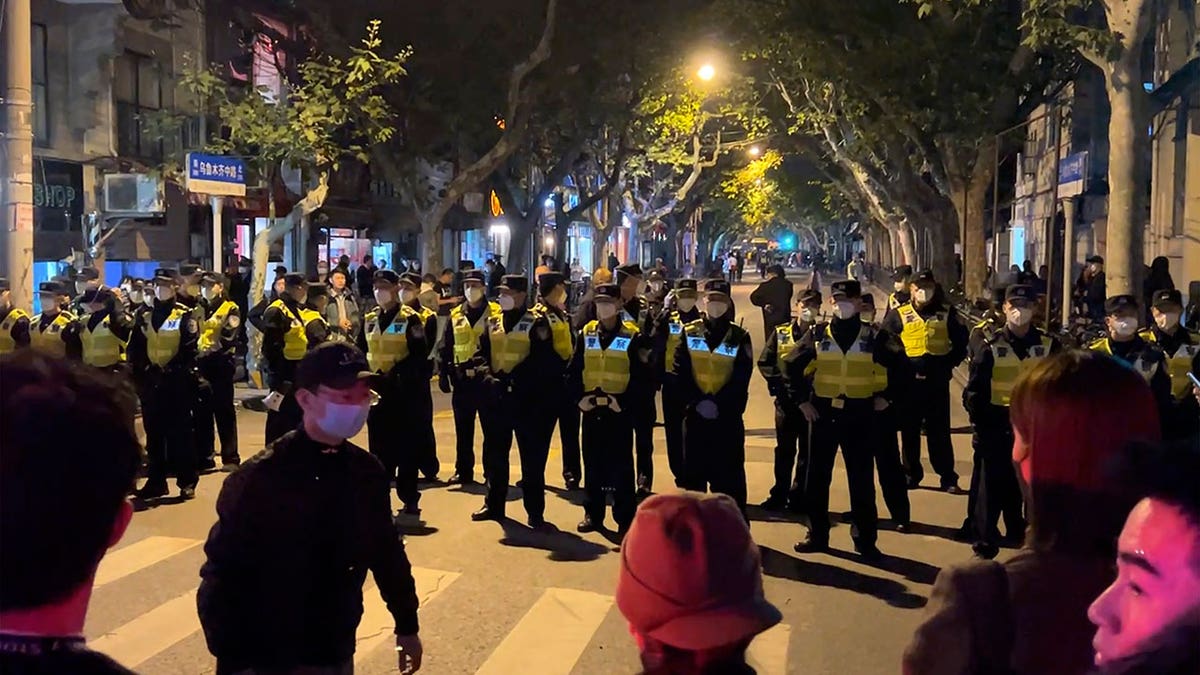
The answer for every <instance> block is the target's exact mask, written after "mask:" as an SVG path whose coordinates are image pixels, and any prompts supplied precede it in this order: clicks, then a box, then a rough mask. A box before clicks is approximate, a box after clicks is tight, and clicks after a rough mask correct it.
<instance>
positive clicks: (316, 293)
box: [308, 281, 329, 302]
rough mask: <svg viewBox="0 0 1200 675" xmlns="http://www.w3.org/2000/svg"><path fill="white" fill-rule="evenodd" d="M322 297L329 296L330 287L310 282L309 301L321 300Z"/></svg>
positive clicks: (322, 283)
mask: <svg viewBox="0 0 1200 675" xmlns="http://www.w3.org/2000/svg"><path fill="white" fill-rule="evenodd" d="M322 295H329V287H328V286H326V285H325V283H324V282H322V281H310V282H308V299H309V301H310V302H311V301H312V299H313V298H319V297H321V296H322Z"/></svg>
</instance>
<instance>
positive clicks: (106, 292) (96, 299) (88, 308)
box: [79, 288, 116, 314]
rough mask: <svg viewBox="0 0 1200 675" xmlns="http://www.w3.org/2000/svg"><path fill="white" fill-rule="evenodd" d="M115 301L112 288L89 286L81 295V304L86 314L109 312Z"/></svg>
mask: <svg viewBox="0 0 1200 675" xmlns="http://www.w3.org/2000/svg"><path fill="white" fill-rule="evenodd" d="M115 302H116V298H115V297H114V296H113V291H112V289H111V288H89V289H88V290H86V291H84V292H83V295H81V296H79V305H80V307H82V308H83V312H84V313H85V314H95V313H97V312H107V311H108V308H109V307H112V306H113V304H114V303H115Z"/></svg>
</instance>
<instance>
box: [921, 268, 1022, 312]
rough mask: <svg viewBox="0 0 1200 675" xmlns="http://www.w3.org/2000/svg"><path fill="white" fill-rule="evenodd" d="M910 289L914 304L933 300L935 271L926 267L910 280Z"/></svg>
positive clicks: (935, 288) (935, 286) (922, 305)
mask: <svg viewBox="0 0 1200 675" xmlns="http://www.w3.org/2000/svg"><path fill="white" fill-rule="evenodd" d="M1013 267H1016V265H1014V266H1013ZM908 290H909V292H910V293H912V300H913V304H915V305H916V306H918V307H924V306H925V305H928V304H929V303H931V302H933V298H934V295H935V294H936V293H937V281H936V280H935V279H934V278H933V271H932V270H927V269H926V270H921V271H920V272H917V273H916V274H915V275H913V277H912V278H911V279H910V280H909V283H908Z"/></svg>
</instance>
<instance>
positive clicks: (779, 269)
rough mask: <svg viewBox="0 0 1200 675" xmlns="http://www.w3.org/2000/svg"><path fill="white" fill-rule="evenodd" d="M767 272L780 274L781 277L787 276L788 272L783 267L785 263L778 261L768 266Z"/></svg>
mask: <svg viewBox="0 0 1200 675" xmlns="http://www.w3.org/2000/svg"><path fill="white" fill-rule="evenodd" d="M767 274H778V275H779V276H781V277H784V276H787V272H786V271H785V270H784V269H783V265H780V264H778V263H776V264H774V265H768V266H767Z"/></svg>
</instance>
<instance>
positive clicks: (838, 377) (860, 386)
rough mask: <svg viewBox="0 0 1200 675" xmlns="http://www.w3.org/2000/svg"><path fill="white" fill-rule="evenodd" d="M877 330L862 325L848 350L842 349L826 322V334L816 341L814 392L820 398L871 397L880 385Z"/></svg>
mask: <svg viewBox="0 0 1200 675" xmlns="http://www.w3.org/2000/svg"><path fill="white" fill-rule="evenodd" d="M873 336H874V331H872V330H871V329H870V328H869V327H867V326H863V327H862V328H860V329H859V331H858V337H856V338H854V344H852V345H850V349H849V351H845V352H843V351H842V348H841V347H839V346H838V344H837V343H836V342H834V340H833V333H832V331H831V330H830V328H829V327H828V326H827V327H826V328H825V337H824V338H822V339H821V341H820V342H819V343H817V358H816V361H814V363H815V365H816V370H815V372H814V373H813V392H814V393H815V394H816V395H817V396H820V397H821V398H830V399H832V398H848V399H864V398H871V397H872V396H874V395H875V394H876V393H878V392H879V391H881V390H880V389H879V388H878V379H877V375H878V373H877V370H878V368H877V367H876V364H875V357H874V349H873V346H872V343H871V338H872V337H873Z"/></svg>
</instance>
